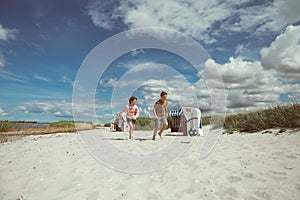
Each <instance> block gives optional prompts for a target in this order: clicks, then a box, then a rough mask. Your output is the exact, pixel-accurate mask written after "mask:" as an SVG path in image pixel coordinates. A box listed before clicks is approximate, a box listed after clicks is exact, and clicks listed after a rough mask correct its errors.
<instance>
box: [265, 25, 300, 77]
mask: <svg viewBox="0 0 300 200" xmlns="http://www.w3.org/2000/svg"><path fill="white" fill-rule="evenodd" d="M299 41H300V26H292V25H291V26H288V27H287V28H286V30H285V32H284V33H282V34H281V35H279V36H278V37H277V38H276V39H275V41H273V42H272V43H271V45H270V46H269V47H266V48H263V49H262V50H261V51H260V53H261V57H262V64H263V66H264V67H265V68H266V69H275V70H276V71H278V72H279V73H280V75H282V76H283V78H287V79H290V80H299V79H300V43H299Z"/></svg>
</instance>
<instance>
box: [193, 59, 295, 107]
mask: <svg viewBox="0 0 300 200" xmlns="http://www.w3.org/2000/svg"><path fill="white" fill-rule="evenodd" d="M213 69H218V71H219V73H220V75H221V77H222V80H220V79H218V76H217V74H218V73H217V72H216V70H213ZM199 76H200V77H204V79H200V80H198V82H196V83H195V84H194V86H195V88H196V90H197V91H198V90H201V91H202V93H203V92H205V93H207V94H209V89H213V90H216V89H217V90H218V89H222V86H223V87H224V88H225V90H226V101H227V109H228V111H229V112H244V111H250V110H256V109H261V108H267V107H270V106H274V105H277V104H278V103H279V102H280V95H281V94H285V93H289V94H291V96H297V94H299V90H300V89H299V88H300V87H299V84H298V83H295V84H288V83H285V82H284V81H282V80H281V79H280V77H278V76H277V74H276V73H275V72H274V71H270V70H267V69H265V68H264V67H263V66H262V64H261V62H259V61H252V62H250V61H245V60H243V59H242V58H240V57H237V58H233V57H231V58H230V59H229V61H228V62H227V63H224V64H218V63H216V62H215V61H214V60H212V59H209V60H207V62H206V63H205V69H204V70H202V71H200V72H199ZM207 81H211V83H213V84H211V85H210V86H211V88H209V89H206V88H201V86H202V87H203V86H204V82H207ZM199 82H200V84H199ZM198 97H199V98H201V97H200V95H198Z"/></svg>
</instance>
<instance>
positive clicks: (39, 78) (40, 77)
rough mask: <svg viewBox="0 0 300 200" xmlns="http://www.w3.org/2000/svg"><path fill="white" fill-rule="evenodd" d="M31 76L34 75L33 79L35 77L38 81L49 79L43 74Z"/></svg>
mask: <svg viewBox="0 0 300 200" xmlns="http://www.w3.org/2000/svg"><path fill="white" fill-rule="evenodd" d="M33 77H34V78H35V79H37V80H40V81H45V82H48V81H49V79H48V78H46V77H43V76H40V75H38V74H35V75H34V76H33Z"/></svg>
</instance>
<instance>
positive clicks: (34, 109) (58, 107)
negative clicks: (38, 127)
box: [17, 101, 73, 118]
mask: <svg viewBox="0 0 300 200" xmlns="http://www.w3.org/2000/svg"><path fill="white" fill-rule="evenodd" d="M17 110H19V111H24V112H25V113H43V114H50V115H53V116H55V117H67V118H72V117H73V115H72V103H71V102H67V101H33V102H24V103H22V104H21V105H20V106H18V107H17Z"/></svg>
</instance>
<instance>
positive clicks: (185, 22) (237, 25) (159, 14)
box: [87, 0, 300, 44]
mask: <svg viewBox="0 0 300 200" xmlns="http://www.w3.org/2000/svg"><path fill="white" fill-rule="evenodd" d="M299 10H300V4H299V3H298V0H288V1H284V0H275V1H274V2H271V1H265V2H259V3H253V2H252V1H249V0H242V1H239V0H231V1H221V0H211V1H198V0H175V1H174V0H164V1H147V0H128V1H106V2H104V1H91V2H90V3H89V4H88V6H87V14H88V16H90V17H91V19H92V21H93V23H94V24H95V25H96V26H98V27H101V28H105V29H112V28H113V27H120V24H123V26H124V27H125V26H126V27H128V28H141V27H161V28H171V29H174V30H177V31H180V32H183V33H185V34H187V35H189V36H192V37H193V38H196V39H197V40H200V41H203V42H205V43H207V44H211V43H214V42H216V41H217V39H218V37H220V36H223V35H224V33H225V32H244V33H249V34H252V33H253V32H254V33H256V34H257V35H262V34H265V33H270V32H278V31H280V30H282V29H283V28H284V27H285V26H287V25H289V24H293V23H296V22H299V21H300V13H299Z"/></svg>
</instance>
